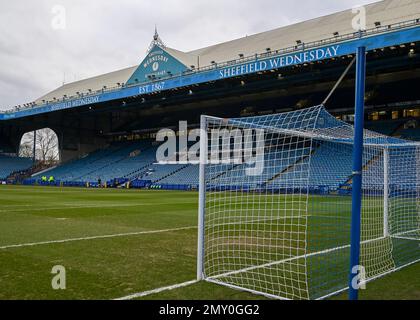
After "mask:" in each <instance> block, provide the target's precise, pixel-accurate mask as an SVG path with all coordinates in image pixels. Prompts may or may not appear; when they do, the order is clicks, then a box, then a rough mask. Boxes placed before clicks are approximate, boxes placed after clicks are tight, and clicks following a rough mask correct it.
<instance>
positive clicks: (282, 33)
mask: <svg viewBox="0 0 420 320" xmlns="http://www.w3.org/2000/svg"><path fill="white" fill-rule="evenodd" d="M365 8H366V13H367V28H368V29H369V28H373V27H375V22H377V21H379V22H381V24H382V25H388V24H394V23H398V22H402V21H407V20H411V19H416V18H419V17H420V0H384V1H380V2H376V3H373V4H370V5H367V6H365ZM353 17H354V14H353V13H352V11H351V9H350V10H346V11H342V12H338V13H334V14H331V15H328V16H324V17H320V18H316V19H312V20H308V21H305V22H300V23H296V24H293V25H290V26H286V27H281V28H277V29H274V30H271V31H266V32H262V33H258V34H255V35H252V36H247V37H244V38H240V39H236V40H232V41H229V42H225V43H220V44H217V45H213V46H210V47H206V48H202V49H198V50H193V51H190V52H182V51H179V50H176V49H172V48H165V50H166V51H167V52H168V53H169V54H171V55H173V56H174V57H175V58H177V59H178V60H180V61H181V62H182V63H184V64H185V65H186V66H188V67H190V66H192V65H194V66H198V61H199V62H200V66H208V65H210V64H211V62H212V61H215V62H225V61H229V60H234V59H238V58H239V54H243V55H244V56H251V55H254V54H256V53H262V52H264V51H265V50H266V49H267V48H271V50H277V49H282V48H286V47H290V46H294V45H296V41H297V40H301V41H302V42H306V43H308V42H312V41H317V40H322V39H325V38H330V37H332V36H333V33H334V32H339V34H348V33H352V32H354V29H353V28H352V24H351V21H352V19H353ZM137 67H138V66H134V67H131V68H126V69H123V70H120V71H115V72H111V73H108V74H104V75H100V76H97V77H93V78H89V79H86V80H81V81H77V82H74V83H69V84H66V85H64V86H62V87H60V88H58V89H56V90H54V91H52V92H50V93H48V94H47V95H45V96H43V97H41V98H39V99H38V100H37V101H36V102H37V103H42V102H41V101H42V100H52V99H53V98H54V97H56V98H57V99H59V98H62V97H63V95H67V96H74V95H76V92H87V91H88V89H91V90H92V91H93V92H94V91H97V90H100V89H102V88H103V86H107V87H108V88H111V87H115V86H116V84H117V83H118V82H119V83H125V82H126V81H127V80H128V79H129V78H130V76H131V75H132V74H133V73H134V71H135V70H136V69H137Z"/></svg>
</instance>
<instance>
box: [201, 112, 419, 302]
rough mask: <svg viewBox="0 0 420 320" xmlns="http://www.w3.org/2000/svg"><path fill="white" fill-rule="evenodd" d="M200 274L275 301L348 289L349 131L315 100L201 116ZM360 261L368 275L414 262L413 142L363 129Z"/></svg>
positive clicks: (416, 167)
mask: <svg viewBox="0 0 420 320" xmlns="http://www.w3.org/2000/svg"><path fill="white" fill-rule="evenodd" d="M206 130H207V133H208V143H207V146H208V149H207V151H208V157H207V160H208V163H207V164H205V181H203V186H204V188H205V214H204V248H203V253H204V255H203V268H204V277H205V279H206V280H208V281H211V282H216V283H219V284H223V285H227V286H231V287H234V288H239V289H243V290H248V291H251V292H255V293H260V294H264V295H267V296H270V297H274V298H285V299H318V298H324V297H327V296H329V295H331V294H334V293H337V292H339V291H342V290H343V289H346V287H347V282H348V268H349V265H350V257H349V256H350V226H351V189H352V150H353V127H352V126H351V125H349V124H346V123H344V122H341V121H339V120H337V119H336V118H334V117H333V116H331V115H330V114H329V113H328V112H327V111H326V110H325V109H324V107H323V106H317V107H312V108H309V109H305V110H299V111H294V112H289V113H284V114H277V115H269V116H262V117H252V118H243V119H218V118H210V117H208V118H207V120H206ZM364 143H365V146H364V154H363V187H362V189H363V200H362V207H363V208H362V217H361V218H362V230H361V264H362V266H363V267H364V268H365V270H366V272H365V273H366V278H367V280H369V279H374V278H376V277H378V276H381V275H383V274H386V273H388V272H391V271H393V270H396V269H397V268H399V267H402V266H404V265H407V264H410V263H413V262H415V261H417V260H419V259H420V249H419V244H420V243H419V239H420V237H419V235H420V204H419V198H420V196H419V193H420V180H419V177H420V174H419V165H420V146H419V145H418V144H415V143H412V142H407V141H404V140H400V139H395V138H391V137H386V136H383V135H380V134H377V133H375V132H371V131H365V135H364Z"/></svg>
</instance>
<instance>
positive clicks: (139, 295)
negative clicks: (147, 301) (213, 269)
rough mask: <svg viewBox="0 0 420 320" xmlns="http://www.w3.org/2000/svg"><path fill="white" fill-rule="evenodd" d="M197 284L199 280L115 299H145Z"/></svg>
mask: <svg viewBox="0 0 420 320" xmlns="http://www.w3.org/2000/svg"><path fill="white" fill-rule="evenodd" d="M197 282H198V280H191V281H187V282H183V283H178V284H174V285H171V286H167V287H162V288H157V289H153V290H149V291H144V292H139V293H135V294H131V295H129V296H126V297H122V298H117V299H114V300H133V299H137V298H141V297H145V296H150V295H151V294H155V293H159V292H163V291H170V290H174V289H178V288H183V287H187V286H190V285H192V284H195V283H197Z"/></svg>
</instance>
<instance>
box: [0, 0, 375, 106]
mask: <svg viewBox="0 0 420 320" xmlns="http://www.w3.org/2000/svg"><path fill="white" fill-rule="evenodd" d="M372 2H375V0H300V1H290V0H260V1H258V0H252V1H251V0H211V1H209V0H118V1H117V0H114V1H111V0H89V1H87V0H67V1H65V0H36V1H33V0H14V1H5V0H3V1H1V2H0V109H7V108H10V107H12V106H14V105H17V104H21V103H25V102H29V101H33V100H35V99H36V98H39V97H40V96H42V95H43V94H45V93H47V92H49V91H51V90H53V89H55V88H57V87H59V86H60V85H62V83H63V81H66V82H73V81H75V80H80V79H83V78H87V77H91V76H95V75H98V74H102V73H106V72H110V71H114V70H118V69H122V68H125V67H128V66H133V65H136V64H139V63H140V62H141V60H142V59H143V58H144V56H145V54H146V51H147V48H148V46H149V44H150V42H151V40H152V36H153V33H154V26H155V24H156V25H157V26H158V30H159V34H160V36H161V38H162V39H163V41H164V42H165V44H166V45H167V46H169V47H173V48H176V49H179V50H182V51H188V50H193V49H198V48H201V47H204V46H208V45H212V44H216V43H219V42H223V41H228V40H232V39H235V38H239V37H243V36H245V35H251V34H254V33H258V32H262V31H267V30H270V29H274V28H277V27H280V26H285V25H288V24H291V23H295V22H300V21H304V20H308V19H311V18H316V17H319V16H322V15H326V14H330V13H334V12H336V11H341V10H346V9H349V8H351V7H353V6H356V5H363V4H367V3H372ZM57 5H59V6H62V7H63V8H65V10H66V27H65V29H56V28H53V27H52V25H53V24H54V23H57V13H53V12H52V11H53V8H54V7H56V6H57Z"/></svg>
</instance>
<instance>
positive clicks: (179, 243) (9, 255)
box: [0, 186, 420, 299]
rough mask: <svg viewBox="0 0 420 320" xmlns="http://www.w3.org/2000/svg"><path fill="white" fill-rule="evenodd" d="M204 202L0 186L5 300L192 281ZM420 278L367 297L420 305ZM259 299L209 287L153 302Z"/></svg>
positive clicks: (402, 278) (116, 292)
mask: <svg viewBox="0 0 420 320" xmlns="http://www.w3.org/2000/svg"><path fill="white" fill-rule="evenodd" d="M197 198H198V197H197V194H196V193H193V192H191V193H188V192H174V191H171V192H166V191H135V190H111V189H106V190H105V189H102V190H96V189H73V188H64V189H60V188H48V187H17V186H0V266H1V268H0V299H114V298H119V297H123V296H126V295H130V294H133V293H137V292H143V291H147V290H152V289H155V288H158V287H162V286H168V285H172V284H177V283H181V282H185V281H189V280H193V279H194V278H195V274H196V269H195V268H196V242H197V229H196V228H195V226H196V225H197ZM184 227H188V228H187V229H181V230H172V231H165V232H160V233H147V232H150V231H156V230H166V229H177V228H184ZM327 227H328V226H327ZM139 232H146V233H143V234H130V235H126V236H123V235H121V234H126V233H139ZM116 234H120V235H121V236H118V237H112V238H97V239H87V240H79V241H72V242H63V243H49V244H43V245H35V246H20V247H19V246H18V247H11V246H13V245H22V244H31V243H37V242H45V241H57V240H63V239H74V238H86V237H101V236H104V235H116ZM55 265H63V266H64V267H65V268H66V271H67V289H66V290H60V291H56V290H53V289H52V287H51V280H52V278H53V275H52V274H51V269H52V267H53V266H55ZM419 274H420V265H419V264H416V265H413V266H411V267H408V268H406V269H404V270H402V271H399V272H397V273H394V274H391V275H389V276H386V277H384V278H381V279H378V280H376V281H374V282H371V283H369V284H368V287H367V290H366V291H364V292H362V294H361V298H365V299H420V277H418V275H419ZM260 298H261V297H259V296H255V295H252V294H248V293H245V292H240V291H236V290H231V289H228V288H226V287H223V286H219V285H215V284H210V283H207V282H200V283H197V284H194V285H191V286H188V287H185V288H181V289H176V290H173V291H166V292H163V293H159V294H155V295H151V296H148V297H147V299H260ZM336 298H337V299H340V298H345V295H341V296H338V297H336Z"/></svg>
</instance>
